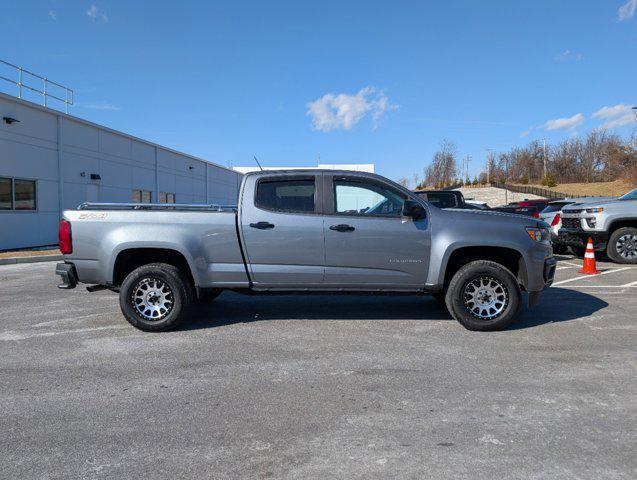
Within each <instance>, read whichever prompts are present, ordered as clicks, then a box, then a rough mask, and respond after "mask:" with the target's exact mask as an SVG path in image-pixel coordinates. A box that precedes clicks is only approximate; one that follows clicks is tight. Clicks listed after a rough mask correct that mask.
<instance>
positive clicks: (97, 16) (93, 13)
mask: <svg viewBox="0 0 637 480" xmlns="http://www.w3.org/2000/svg"><path fill="white" fill-rule="evenodd" d="M86 16H87V17H88V18H90V19H91V20H93V21H94V22H97V21H98V20H99V21H101V22H102V23H108V15H106V12H105V11H104V10H100V9H99V8H97V5H95V4H93V5H91V6H90V7H89V8H88V10H87V11H86Z"/></svg>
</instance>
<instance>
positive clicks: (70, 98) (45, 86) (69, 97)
mask: <svg viewBox="0 0 637 480" xmlns="http://www.w3.org/2000/svg"><path fill="white" fill-rule="evenodd" d="M0 64H2V65H6V66H7V67H9V68H11V69H14V70H16V73H17V76H18V80H17V81H16V80H15V79H12V78H8V77H5V76H3V75H0V79H2V80H5V81H7V82H9V83H12V84H14V85H16V86H17V87H18V98H22V91H23V89H26V90H30V91H32V92H34V93H37V94H40V95H42V101H43V103H42V104H43V105H44V106H45V107H47V106H48V105H47V99H49V98H53V99H55V100H59V101H60V102H62V103H64V106H65V109H66V113H69V106H73V102H74V94H73V90H72V89H70V88H69V87H65V86H64V85H60V84H59V83H57V82H53V81H51V80H49V79H48V78H46V77H43V76H41V75H38V74H37V73H33V72H30V71H29V70H26V69H25V68H22V67H19V66H17V65H13V64H12V63H9V62H5V61H4V60H0ZM25 78H36V79H38V80H41V81H42V90H40V89H39V88H37V87H35V86H32V85H29V84H26V83H24V80H25ZM51 86H53V87H57V88H59V89H62V90H63V91H64V98H61V97H58V96H57V95H55V94H54V93H51V90H50V87H51Z"/></svg>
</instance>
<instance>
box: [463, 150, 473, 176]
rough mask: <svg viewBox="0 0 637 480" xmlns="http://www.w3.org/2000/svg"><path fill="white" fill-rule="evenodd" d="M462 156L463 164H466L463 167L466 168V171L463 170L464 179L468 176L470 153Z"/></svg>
mask: <svg viewBox="0 0 637 480" xmlns="http://www.w3.org/2000/svg"><path fill="white" fill-rule="evenodd" d="M464 158H465V165H466V166H465V168H466V171H465V172H463V173H464V178H465V179H466V178H468V177H469V162H471V155H467V156H466V157H464Z"/></svg>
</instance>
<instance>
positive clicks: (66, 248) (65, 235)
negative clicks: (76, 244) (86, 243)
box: [58, 220, 73, 255]
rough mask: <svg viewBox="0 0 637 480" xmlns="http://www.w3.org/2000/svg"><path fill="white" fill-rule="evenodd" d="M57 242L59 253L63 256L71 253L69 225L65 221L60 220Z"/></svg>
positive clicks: (71, 242)
mask: <svg viewBox="0 0 637 480" xmlns="http://www.w3.org/2000/svg"><path fill="white" fill-rule="evenodd" d="M58 240H59V245H60V252H62V253H63V254H64V255H68V254H70V253H73V240H72V238H71V224H70V223H69V222H67V221H66V220H60V225H59V226H58Z"/></svg>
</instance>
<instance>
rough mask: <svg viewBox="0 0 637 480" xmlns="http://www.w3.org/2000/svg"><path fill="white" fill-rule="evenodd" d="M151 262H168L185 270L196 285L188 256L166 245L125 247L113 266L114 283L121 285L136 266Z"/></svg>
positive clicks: (118, 254)
mask: <svg viewBox="0 0 637 480" xmlns="http://www.w3.org/2000/svg"><path fill="white" fill-rule="evenodd" d="M151 263H166V264H168V265H172V266H174V267H176V268H178V269H179V270H181V271H183V272H184V273H185V274H186V276H187V278H188V279H189V281H190V283H191V285H192V286H193V287H194V286H196V285H197V282H196V278H195V275H196V271H195V270H194V269H193V268H192V266H191V264H190V262H189V261H188V259H187V258H186V256H185V255H184V254H183V253H182V252H180V251H179V250H177V249H174V248H169V247H168V248H166V247H135V246H131V247H128V248H123V249H121V250H120V251H119V252H117V255H116V257H115V260H114V262H113V268H112V276H111V279H112V284H113V285H115V286H119V285H121V284H122V282H123V281H124V279H125V278H126V276H127V275H128V274H129V273H131V272H132V271H133V270H135V269H136V268H139V267H141V266H143V265H148V264H151Z"/></svg>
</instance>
